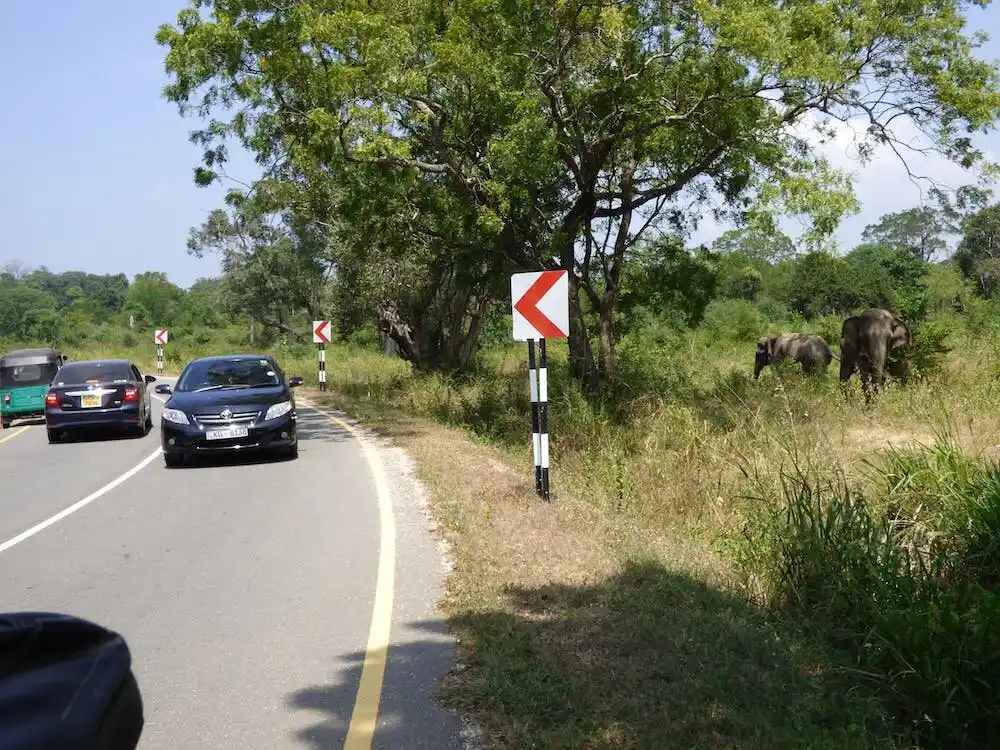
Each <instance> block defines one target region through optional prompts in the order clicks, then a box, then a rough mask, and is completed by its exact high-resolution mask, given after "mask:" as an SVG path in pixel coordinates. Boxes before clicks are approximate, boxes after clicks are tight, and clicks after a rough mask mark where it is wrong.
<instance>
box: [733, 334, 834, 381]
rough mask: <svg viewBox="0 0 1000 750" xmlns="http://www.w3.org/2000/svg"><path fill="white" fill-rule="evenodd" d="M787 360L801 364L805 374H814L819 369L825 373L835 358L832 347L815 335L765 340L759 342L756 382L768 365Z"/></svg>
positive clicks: (786, 335) (755, 370)
mask: <svg viewBox="0 0 1000 750" xmlns="http://www.w3.org/2000/svg"><path fill="white" fill-rule="evenodd" d="M786 359H790V360H792V361H793V362H798V363H800V364H801V365H802V369H803V370H804V371H805V372H807V373H813V372H816V370H817V369H822V370H824V371H825V370H826V368H827V367H829V365H830V362H832V361H833V360H834V359H835V357H834V354H833V352H832V351H831V350H830V345H829V344H827V343H826V341H824V340H823V337H822V336H817V335H816V334H815V333H782V334H781V335H780V336H774V337H773V338H763V339H761V340H760V341H758V342H757V356H756V359H755V360H754V368H753V377H754V380H757V379H758V378H759V377H760V371H761V370H763V369H764V368H765V367H767V366H768V365H773V364H777V363H778V362H781V361H783V360H786Z"/></svg>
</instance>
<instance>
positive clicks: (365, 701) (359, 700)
mask: <svg viewBox="0 0 1000 750" xmlns="http://www.w3.org/2000/svg"><path fill="white" fill-rule="evenodd" d="M299 403H300V404H301V405H302V406H305V407H306V408H307V409H312V410H313V411H315V412H316V413H317V414H320V415H321V416H323V417H326V418H327V419H328V420H329V421H330V422H332V423H333V424H335V425H337V426H339V427H342V428H344V429H345V430H347V431H348V432H349V433H351V435H352V436H353V437H354V439H355V440H357V441H358V444H359V445H360V446H361V451H362V453H363V454H364V456H365V461H366V462H367V464H368V470H369V471H370V472H371V475H372V479H373V480H374V482H375V497H376V499H377V501H378V515H379V555H378V577H377V578H376V579H375V601H374V604H373V606H372V621H371V627H370V628H369V630H368V645H367V646H366V647H365V658H364V662H363V664H362V667H361V679H360V680H359V682H358V692H357V695H356V697H355V699H354V710H353V711H352V712H351V723H350V724H349V725H348V727H347V736H346V737H345V739H344V750H371V746H372V742H373V741H374V739H375V726H376V724H377V722H378V711H379V704H380V702H381V700H382V684H383V682H384V680H385V668H386V664H387V662H388V654H389V639H390V634H391V628H392V603H393V587H394V583H395V580H394V579H395V573H396V523H395V520H394V519H393V508H392V494H391V493H390V491H389V482H388V480H387V479H386V475H385V470H384V469H383V467H382V459H381V457H380V456H379V454H378V450H377V449H376V448H375V447H374V446H373V445H372V444H371V441H369V440H368V439H367V438H365V436H363V435H362V434H361V433H360V432H359V431H358V430H357V428H355V427H354V425H352V424H350V423H349V422H346V421H345V420H343V419H341V418H340V417H337V416H334V415H333V414H330V413H329V412H327V411H325V410H324V409H320V408H318V407H316V406H313V405H312V404H309V403H304V402H302V401H300V402H299Z"/></svg>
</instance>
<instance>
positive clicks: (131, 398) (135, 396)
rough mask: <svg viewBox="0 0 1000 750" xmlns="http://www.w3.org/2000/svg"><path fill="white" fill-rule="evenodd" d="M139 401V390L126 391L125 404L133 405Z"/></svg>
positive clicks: (130, 389) (127, 389) (129, 389)
mask: <svg viewBox="0 0 1000 750" xmlns="http://www.w3.org/2000/svg"><path fill="white" fill-rule="evenodd" d="M138 400H139V389H138V388H126V389H125V398H124V401H125V403H126V404H127V403H131V402H135V401H138Z"/></svg>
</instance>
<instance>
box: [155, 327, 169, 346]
mask: <svg viewBox="0 0 1000 750" xmlns="http://www.w3.org/2000/svg"><path fill="white" fill-rule="evenodd" d="M169 338H170V336H169V335H168V334H167V329H166V328H157V329H156V330H155V331H154V332H153V342H154V343H156V344H165V343H167V339H169Z"/></svg>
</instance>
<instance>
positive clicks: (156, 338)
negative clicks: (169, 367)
mask: <svg viewBox="0 0 1000 750" xmlns="http://www.w3.org/2000/svg"><path fill="white" fill-rule="evenodd" d="M169 338H170V337H169V334H168V332H167V329H165V328H157V329H156V330H155V331H154V332H153V342H154V343H155V344H156V372H157V374H159V375H162V374H163V345H164V344H166V343H167V341H168V340H169Z"/></svg>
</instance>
